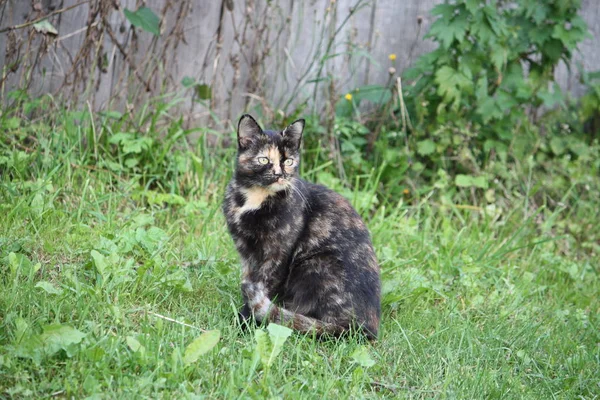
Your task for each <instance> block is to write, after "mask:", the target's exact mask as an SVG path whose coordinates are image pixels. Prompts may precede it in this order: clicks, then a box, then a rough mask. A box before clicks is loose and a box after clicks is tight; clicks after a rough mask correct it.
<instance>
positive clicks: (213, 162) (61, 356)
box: [0, 94, 600, 399]
mask: <svg viewBox="0 0 600 400" xmlns="http://www.w3.org/2000/svg"><path fill="white" fill-rule="evenodd" d="M15 96H18V94H15ZM163 100H164V99H163ZM390 102H391V100H390ZM161 103H163V101H156V102H153V103H151V104H156V108H155V106H154V105H152V106H147V107H146V111H144V108H142V109H140V110H139V114H136V115H135V116H127V117H126V118H122V117H123V116H121V115H118V114H116V113H110V112H107V113H103V114H94V115H89V113H88V112H79V113H76V112H74V111H65V110H63V109H53V110H52V113H46V114H44V112H45V111H47V109H46V108H45V107H47V106H48V103H47V100H45V99H27V98H23V100H22V103H20V105H19V107H18V109H16V110H3V113H2V114H1V115H0V125H1V126H2V127H7V128H6V129H5V130H4V131H3V133H4V135H2V136H0V169H1V173H0V316H1V318H0V397H7V398H45V397H57V396H58V397H65V398H86V397H90V398H94V397H96V398H98V397H110V398H137V397H148V398H161V397H168V398H174V397H175V398H195V397H208V398H315V397H318V398H332V397H333V398H336V397H337V398H378V397H390V398H392V397H427V398H429V397H444V396H447V397H456V398H469V399H471V398H490V397H491V398H494V397H506V394H507V393H510V394H511V395H513V396H516V397H522V398H549V397H552V396H559V397H560V396H562V397H565V398H577V397H581V398H593V397H594V396H595V395H596V393H597V392H598V390H597V383H598V377H597V373H596V370H597V368H596V367H597V364H598V362H597V361H598V346H597V343H598V329H597V327H598V324H599V320H598V316H599V315H600V314H599V313H598V312H596V311H597V310H598V309H599V305H598V298H597V295H596V294H597V293H598V291H599V290H600V279H599V275H598V268H597V262H596V260H597V259H598V254H600V246H599V245H598V238H599V237H600V235H599V233H600V232H599V230H598V229H599V228H598V226H597V225H598V224H597V223H596V221H597V220H598V219H599V214H598V213H599V210H600V207H599V205H598V196H597V193H598V190H599V187H598V184H599V182H598V179H597V176H598V175H597V174H598V171H599V170H600V160H599V158H598V146H597V145H595V144H590V145H589V146H586V147H583V148H582V147H581V146H578V145H577V143H579V142H580V141H578V140H577V138H576V135H575V134H573V135H571V132H569V130H568V129H566V127H564V125H565V124H567V125H569V127H571V126H572V127H575V126H576V122H577V121H578V120H579V118H580V115H579V113H578V111H577V110H573V111H569V112H568V113H567V114H565V112H563V111H560V112H557V113H555V114H551V115H549V116H548V118H547V119H545V126H547V127H548V129H552V133H553V135H552V137H557V138H558V139H557V140H554V142H553V144H552V145H550V143H551V142H550V141H549V140H541V139H540V137H539V136H537V135H532V141H534V144H536V146H537V147H538V148H539V149H540V151H531V152H529V153H528V154H526V156H524V157H523V158H522V159H520V158H516V157H512V156H511V154H512V152H513V148H512V147H510V146H507V149H506V154H507V158H506V161H504V160H500V161H498V159H496V160H492V161H490V162H488V165H487V166H485V168H484V167H482V166H481V165H480V164H479V163H476V162H475V161H477V157H475V158H472V159H471V158H470V157H469V155H468V154H466V153H465V155H464V160H463V162H464V165H471V168H472V170H469V171H468V173H466V172H464V173H463V172H456V173H454V172H453V169H454V170H456V169H457V167H455V166H454V164H453V163H454V160H451V161H452V163H451V161H450V160H447V159H445V158H440V160H442V162H446V164H439V165H438V164H434V163H433V161H432V160H433V159H432V158H428V157H432V156H436V155H439V154H441V153H439V151H440V149H444V148H447V147H444V146H452V145H453V144H452V143H458V140H464V141H469V140H473V137H474V133H473V132H472V131H471V130H469V129H467V127H466V126H463V127H462V129H458V128H456V127H454V128H453V129H452V130H451V132H452V136H453V137H452V138H451V140H450V142H447V141H446V139H445V137H446V136H444V133H446V131H445V130H444V129H442V128H440V129H439V132H436V134H435V135H432V136H431V137H427V138H425V137H420V138H418V140H417V138H413V137H412V135H410V134H409V135H405V133H404V132H403V131H402V129H401V128H400V127H399V126H396V124H395V121H389V122H387V123H386V124H384V125H383V126H382V130H381V135H380V137H379V139H378V140H377V141H376V142H375V147H374V149H373V152H372V153H370V154H369V155H367V154H368V153H367V152H368V140H369V138H370V136H369V135H370V134H371V132H372V130H371V129H370V126H371V124H372V123H373V122H374V121H372V120H371V121H370V120H369V119H368V114H367V113H365V112H363V111H360V110H359V111H360V114H359V115H355V117H357V118H358V117H360V120H351V119H348V118H344V117H338V118H337V120H336V121H326V122H328V123H330V124H328V125H324V124H322V122H321V120H320V119H319V118H317V117H311V118H309V120H308V121H307V130H306V140H305V143H304V146H305V149H304V153H303V168H304V173H305V176H307V177H308V178H309V179H311V180H314V181H319V182H321V183H325V184H327V185H329V186H331V187H332V188H334V189H336V190H338V191H340V192H341V193H342V194H344V195H345V196H347V197H348V198H349V199H350V200H351V201H352V202H353V204H354V205H355V206H356V208H357V209H358V210H359V212H360V213H361V214H362V216H363V217H364V218H365V220H366V221H367V223H368V226H369V229H370V232H371V234H372V239H373V243H374V246H375V249H376V251H377V257H378V260H379V262H380V265H381V270H382V279H383V288H382V289H383V306H382V319H381V320H382V327H381V336H380V338H379V341H378V342H376V343H373V344H365V342H364V340H362V339H361V338H360V337H355V336H353V335H349V337H345V338H343V339H339V340H337V339H331V340H316V339H315V338H314V337H313V335H300V334H294V333H291V334H290V331H289V329H288V328H285V327H282V326H278V325H269V326H268V327H266V328H259V329H258V330H256V331H255V330H245V331H244V330H241V329H240V327H239V324H238V323H237V311H238V308H239V306H240V305H241V301H242V299H241V296H240V293H239V283H240V269H239V259H238V257H237V254H236V250H235V246H234V244H233V243H232V242H231V239H230V238H229V236H228V233H227V229H226V226H225V224H224V220H223V217H222V215H221V210H220V204H221V199H222V196H223V190H224V188H225V185H226V183H227V181H228V179H229V174H230V173H231V163H232V160H233V157H232V155H233V152H234V151H235V150H234V149H233V150H232V149H223V148H221V147H219V146H218V145H217V146H213V147H207V146H206V145H205V142H204V137H201V138H200V140H199V143H198V145H190V144H188V143H187V140H184V138H187V139H190V141H191V138H189V137H187V136H186V135H182V136H179V138H180V139H178V140H176V141H175V142H174V143H170V142H169V141H168V140H162V138H164V137H166V135H168V134H169V132H172V131H177V130H179V129H181V128H182V126H181V125H180V121H179V120H178V118H172V116H171V113H170V112H169V110H166V111H165V112H164V113H162V114H161V116H160V117H158V116H157V117H156V123H155V124H154V125H153V126H152V128H150V126H151V124H152V122H151V121H152V118H147V117H148V116H149V115H153V114H154V113H155V111H156V110H157V109H159V108H160V107H161V105H160V104H161ZM392 106H393V104H389V103H388V104H384V105H382V107H390V108H389V109H392ZM24 107H27V108H28V109H29V111H30V112H32V113H34V114H35V113H40V114H38V115H43V117H36V118H31V117H30V115H28V114H25V113H24V112H23V109H24ZM363 117H364V118H363ZM40 121H41V122H40ZM140 121H145V122H143V123H140ZM375 123H379V122H378V121H375ZM456 125H457V126H458V125H459V124H458V123H457V124H456ZM329 126H330V127H332V128H333V129H331V130H329V129H328V127H329ZM119 132H121V133H127V134H129V135H126V137H125V138H123V137H121V138H120V139H119V140H118V141H117V143H111V142H110V138H111V137H113V136H114V135H116V133H119ZM200 133H202V134H203V135H205V134H206V133H207V131H201V132H200ZM231 133H232V132H231ZM143 138H150V139H152V141H153V142H152V144H150V145H149V146H150V148H151V149H152V150H151V151H152V152H153V153H148V154H146V153H145V152H147V151H150V150H147V149H146V148H145V147H144V146H145V145H140V146H139V149H140V151H141V152H140V153H135V152H132V153H125V151H126V150H125V146H126V145H127V146H128V147H127V151H129V150H130V147H129V146H132V147H133V149H135V150H136V151H137V148H138V147H137V144H136V143H132V144H131V143H127V141H129V140H132V141H136V140H138V139H142V142H143ZM331 138H335V139H336V140H337V143H339V144H340V150H341V159H340V160H337V159H335V158H330V155H331V154H333V153H330V152H329V150H328V149H329V145H330V143H331V142H329V139H331ZM121 139H124V140H123V141H122V140H121ZM357 139H358V140H357ZM360 139H363V140H360ZM115 141H116V140H115ZM365 141H366V142H365ZM446 143H450V144H446ZM333 144H336V142H335V141H334V142H333ZM350 144H351V146H350ZM166 149H169V151H166ZM165 151H166V154H165V156H164V159H162V160H161V159H160V157H159V156H157V155H160V154H162V153H163V152H165ZM554 152H556V154H555V153H554ZM559 153H560V155H558V154H559ZM152 154H153V155H154V157H151V155H152ZM542 156H543V157H542ZM132 157H145V158H140V159H143V160H144V161H143V162H144V163H148V164H151V165H146V166H143V165H141V163H138V164H137V165H136V166H134V167H128V166H126V165H125V162H126V161H127V160H128V159H130V158H132ZM544 157H546V158H544ZM182 159H183V160H184V162H182V163H181V164H179V165H180V166H181V170H178V172H177V173H175V172H174V170H173V169H172V167H171V166H172V165H174V164H178V163H180V160H182ZM175 160H179V161H175ZM468 160H474V161H471V164H469V161H468ZM109 162H112V163H116V164H119V165H118V167H117V166H113V167H114V168H115V169H113V167H110V166H109ZM417 163H421V166H420V167H418V165H417ZM440 165H443V166H445V168H441V167H440V168H437V169H436V167H437V166H440ZM340 166H341V170H342V171H344V172H345V174H343V173H340ZM419 168H420V169H419ZM430 168H433V169H432V173H431V175H427V173H428V172H429V169H430ZM462 168H464V167H462ZM496 181H499V183H498V182H496ZM141 182H146V184H144V185H142V184H141ZM152 182H157V184H156V185H153V184H152ZM483 182H485V183H487V185H488V186H487V189H484V188H483V187H485V184H484V183H483ZM158 183H160V184H158ZM405 191H408V192H405ZM548 193H551V195H548ZM199 329H203V330H207V331H209V332H207V333H204V334H202V335H200V336H198V331H199ZM217 331H218V333H217Z"/></svg>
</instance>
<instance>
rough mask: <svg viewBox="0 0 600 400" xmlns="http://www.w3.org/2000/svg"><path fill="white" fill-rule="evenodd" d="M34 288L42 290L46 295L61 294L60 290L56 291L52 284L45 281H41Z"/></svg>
mask: <svg viewBox="0 0 600 400" xmlns="http://www.w3.org/2000/svg"><path fill="white" fill-rule="evenodd" d="M35 287H36V288H40V289H43V290H44V291H45V292H46V293H48V294H61V293H62V289H57V288H56V287H54V285H53V284H51V283H50V282H47V281H41V282H38V283H36V284H35Z"/></svg>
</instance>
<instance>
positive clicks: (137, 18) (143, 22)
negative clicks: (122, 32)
mask: <svg viewBox="0 0 600 400" xmlns="http://www.w3.org/2000/svg"><path fill="white" fill-rule="evenodd" d="M124 13H125V18H127V20H129V22H131V25H133V26H135V27H138V28H141V29H143V30H145V31H146V32H150V33H152V34H154V35H156V36H159V35H160V18H158V16H157V15H156V14H155V13H154V11H152V10H151V9H149V8H148V7H140V8H138V10H137V11H131V10H129V9H127V8H126V9H125V10H124Z"/></svg>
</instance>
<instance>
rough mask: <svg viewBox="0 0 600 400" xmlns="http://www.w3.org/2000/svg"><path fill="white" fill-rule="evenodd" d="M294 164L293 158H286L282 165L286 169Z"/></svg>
mask: <svg viewBox="0 0 600 400" xmlns="http://www.w3.org/2000/svg"><path fill="white" fill-rule="evenodd" d="M293 163H294V159H293V158H288V159H286V160H285V161H284V162H283V165H287V166H288V167H289V166H290V165H292V164H293Z"/></svg>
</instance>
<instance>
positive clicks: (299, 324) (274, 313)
mask: <svg viewBox="0 0 600 400" xmlns="http://www.w3.org/2000/svg"><path fill="white" fill-rule="evenodd" d="M242 292H243V293H244V296H245V297H246V301H247V304H248V307H249V308H250V311H252V313H253V314H254V318H255V319H256V320H257V321H258V322H263V321H270V322H275V323H279V324H282V325H285V326H288V327H290V328H292V329H294V330H296V331H298V332H302V333H315V334H316V335H317V336H334V337H339V336H341V335H343V334H345V333H347V332H348V331H349V326H344V325H342V324H335V323H330V322H325V321H321V320H318V319H316V318H311V317H307V316H305V315H302V314H298V313H295V312H293V311H290V310H286V309H285V308H283V307H280V306H278V305H277V304H275V303H273V302H272V301H271V300H270V299H269V298H268V297H267V295H266V293H265V291H264V288H263V286H262V285H261V284H260V283H251V282H244V283H243V284H242ZM345 325H346V324H345ZM348 325H349V324H348ZM366 333H367V337H369V338H370V339H374V337H371V336H372V335H370V334H369V332H366Z"/></svg>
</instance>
